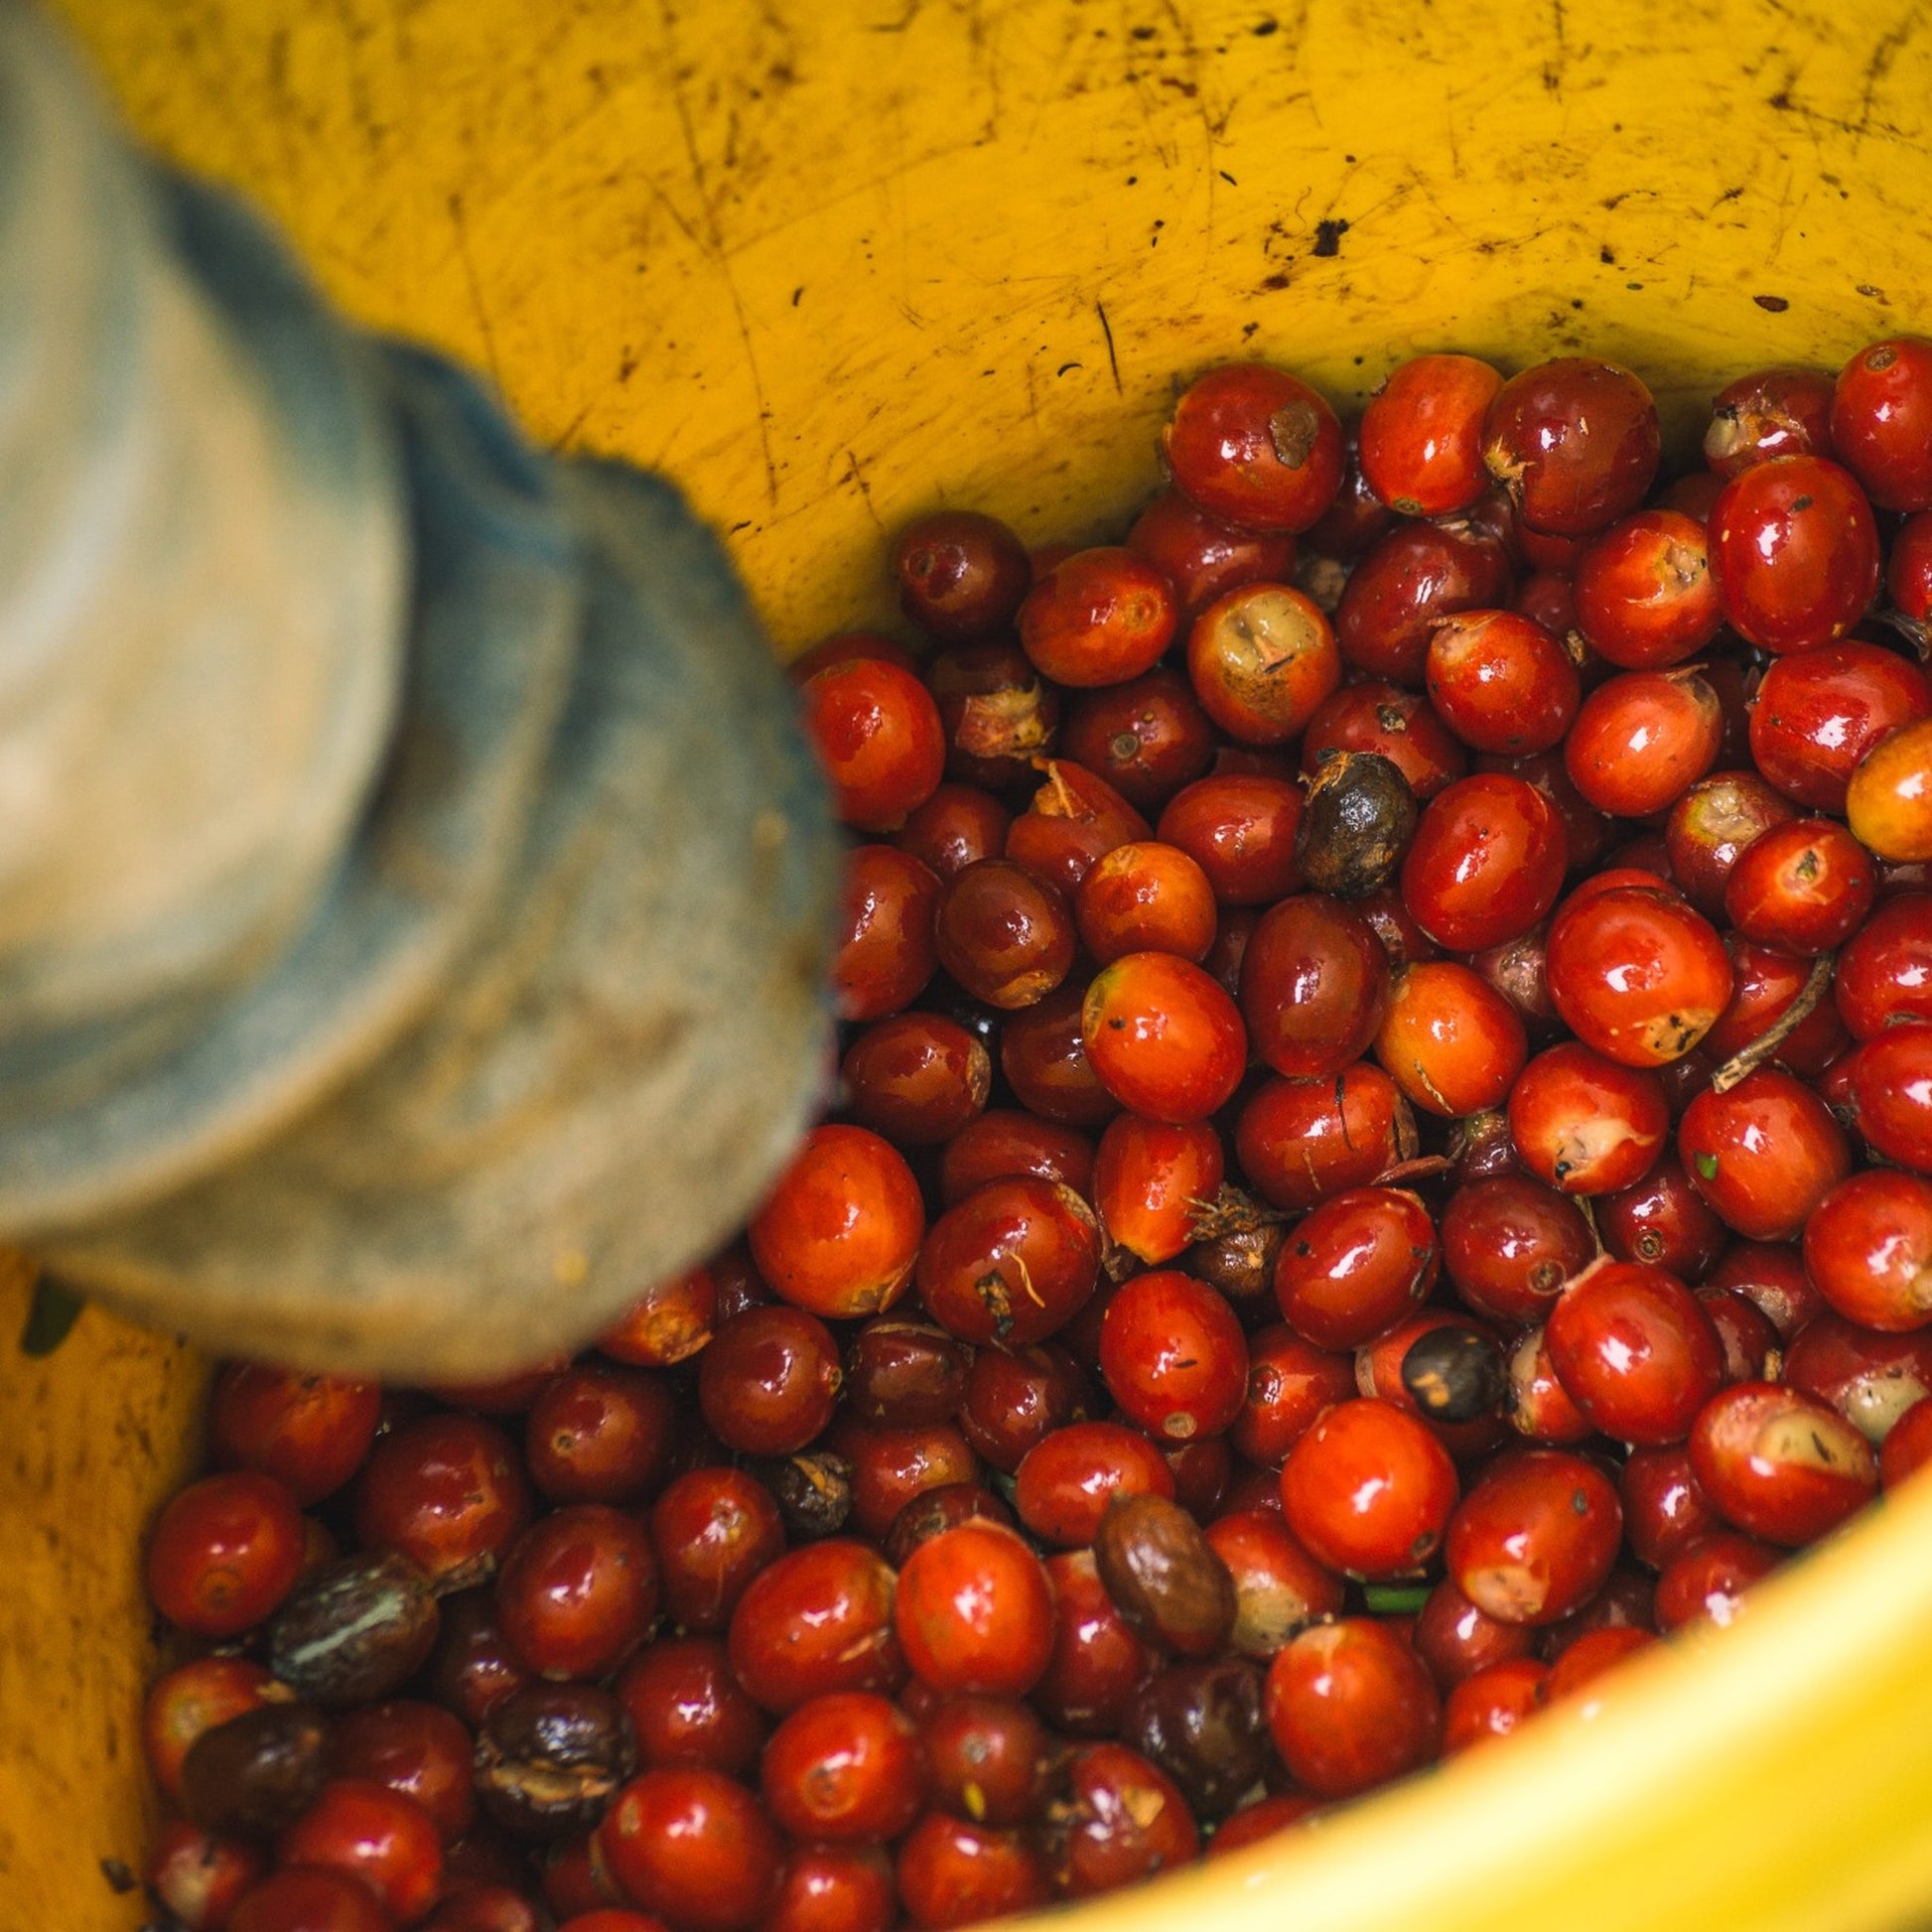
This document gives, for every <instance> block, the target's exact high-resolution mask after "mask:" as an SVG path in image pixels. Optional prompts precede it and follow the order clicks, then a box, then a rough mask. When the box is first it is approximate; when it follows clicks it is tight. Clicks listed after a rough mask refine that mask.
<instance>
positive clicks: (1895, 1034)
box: [1821, 1021, 1932, 1173]
mask: <svg viewBox="0 0 1932 1932" xmlns="http://www.w3.org/2000/svg"><path fill="white" fill-rule="evenodd" d="M1821 1104H1822V1103H1821ZM1852 1104H1853V1106H1854V1108H1855V1109H1856V1110H1857V1116H1858V1123H1859V1133H1860V1134H1861V1136H1862V1137H1863V1140H1864V1142H1865V1144H1866V1146H1868V1147H1869V1148H1870V1149H1871V1150H1872V1151H1873V1152H1874V1153H1876V1154H1880V1155H1882V1156H1883V1157H1884V1158H1885V1159H1886V1160H1887V1161H1895V1162H1896V1163H1897V1164H1898V1165H1899V1166H1900V1167H1905V1168H1911V1169H1912V1170H1914V1171H1915V1172H1916V1173H1932V1026H1928V1025H1927V1024H1926V1023H1925V1022H1923V1021H1911V1022H1906V1023H1904V1024H1901V1025H1899V1026H1895V1027H1887V1028H1886V1029H1885V1030H1884V1032H1882V1033H1881V1034H1879V1035H1877V1036H1876V1037H1875V1038H1872V1039H1868V1040H1866V1041H1865V1042H1864V1044H1863V1046H1861V1047H1860V1048H1859V1053H1858V1058H1857V1060H1856V1061H1855V1062H1854V1064H1853V1068H1852ZM1834 1125H1836V1123H1835V1122H1834ZM1841 1173H1842V1170H1841Z"/></svg>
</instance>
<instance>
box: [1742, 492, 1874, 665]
mask: <svg viewBox="0 0 1932 1932" xmlns="http://www.w3.org/2000/svg"><path fill="white" fill-rule="evenodd" d="M1711 560H1712V564H1713V567H1714V569H1715V570H1716V573H1717V578H1718V588H1719V591H1720V593H1721V595H1722V596H1723V599H1724V607H1725V621H1727V622H1728V623H1729V624H1730V626H1731V628H1732V629H1733V630H1735V631H1736V632H1737V633H1738V635H1739V636H1741V637H1743V638H1744V639H1745V640H1746V641H1747V642H1749V643H1753V644H1756V645H1757V646H1758V647H1759V649H1761V650H1768V651H1774V652H1783V651H1790V650H1801V649H1803V648H1804V647H1805V646H1807V645H1810V644H1828V643H1832V642H1834V641H1836V640H1837V639H1838V638H1840V637H1842V636H1844V635H1845V633H1846V632H1847V631H1848V630H1850V629H1851V628H1852V626H1853V625H1854V624H1855V623H1857V622H1858V621H1859V620H1860V619H1861V618H1862V617H1863V616H1864V613H1865V610H1866V608H1867V607H1868V606H1869V604H1870V603H1871V600H1872V598H1873V597H1874V596H1875V595H1876V594H1877V590H1878V561H1879V560H1878V531H1877V526H1876V524H1875V523H1874V522H1873V521H1872V516H1871V505H1870V504H1869V503H1868V502H1867V501H1866V500H1865V495H1864V492H1863V490H1862V489H1861V488H1860V487H1859V484H1858V482H1857V480H1856V479H1855V478H1854V477H1853V476H1852V475H1851V473H1850V472H1849V471H1846V470H1843V469H1841V468H1840V467H1839V466H1838V465H1837V464H1836V463H1832V462H1829V461H1828V460H1827V459H1825V458H1824V457H1812V456H1784V457H1772V458H1771V459H1769V460H1768V461H1767V462H1764V463H1757V464H1753V465H1752V466H1751V467H1750V468H1749V469H1748V470H1746V471H1744V472H1743V474H1742V475H1740V476H1738V477H1736V478H1735V479H1733V480H1732V481H1731V482H1730V483H1726V484H1725V490H1724V494H1723V495H1722V496H1720V497H1719V498H1718V501H1717V503H1716V505H1715V506H1714V508H1713V509H1712V512H1711Z"/></svg>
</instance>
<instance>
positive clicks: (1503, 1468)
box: [1447, 1449, 1623, 1624]
mask: <svg viewBox="0 0 1932 1932" xmlns="http://www.w3.org/2000/svg"><path fill="white" fill-rule="evenodd" d="M1622 1538H1623V1511H1622V1507H1621V1505H1620V1504H1619V1503H1618V1501H1617V1494H1616V1491H1615V1489H1614V1488H1612V1487H1611V1485H1610V1482H1609V1480H1608V1478H1607V1477H1605V1476H1604V1475H1603V1474H1602V1472H1601V1471H1600V1470H1599V1469H1598V1468H1597V1467H1596V1465H1595V1464H1594V1463H1592V1462H1587V1461H1585V1460H1584V1459H1583V1458H1582V1457H1581V1456H1576V1455H1568V1454H1565V1453H1564V1452H1563V1451H1562V1450H1560V1449H1524V1450H1520V1451H1518V1452H1517V1453H1515V1454H1512V1455H1509V1456H1506V1457H1504V1458H1503V1459H1502V1460H1500V1461H1498V1462H1496V1463H1494V1464H1492V1465H1491V1467H1490V1468H1489V1470H1488V1471H1487V1472H1486V1473H1485V1474H1484V1475H1483V1476H1482V1478H1481V1479H1480V1480H1479V1481H1478V1482H1477V1483H1476V1484H1475V1486H1474V1487H1473V1488H1472V1489H1470V1491H1469V1492H1468V1494H1467V1495H1465V1496H1464V1497H1463V1498H1462V1500H1461V1502H1460V1503H1458V1504H1457V1505H1456V1508H1455V1513H1454V1514H1453V1515H1452V1516H1451V1517H1450V1518H1449V1537H1448V1543H1447V1551H1448V1561H1449V1575H1450V1576H1451V1577H1452V1578H1453V1579H1454V1580H1455V1586H1456V1587H1457V1588H1458V1589H1459V1590H1461V1592H1462V1594H1463V1595H1464V1596H1466V1597H1467V1598H1468V1599H1469V1601H1470V1602H1472V1603H1474V1604H1475V1605H1476V1607H1477V1608H1478V1609H1480V1610H1482V1611H1484V1612H1485V1613H1487V1614H1488V1615H1490V1616H1493V1617H1494V1618H1496V1619H1497V1621H1498V1622H1501V1623H1533V1624H1549V1623H1555V1622H1556V1621H1557V1620H1558V1619H1559V1618H1560V1617H1565V1616H1568V1615H1569V1614H1570V1612H1571V1611H1572V1610H1574V1609H1577V1608H1578V1607H1580V1606H1581V1605H1582V1604H1584V1603H1586V1602H1587V1601H1588V1600H1589V1598H1590V1597H1591V1596H1592V1595H1594V1594H1595V1592H1596V1590H1597V1589H1598V1587H1600V1586H1601V1585H1602V1582H1603V1580H1604V1578H1606V1577H1607V1576H1608V1575H1609V1574H1610V1566H1611V1565H1612V1564H1613V1563H1614V1562H1615V1561H1616V1553H1617V1549H1618V1546H1619V1545H1620V1543H1621V1542H1622Z"/></svg>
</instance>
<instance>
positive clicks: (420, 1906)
mask: <svg viewBox="0 0 1932 1932" xmlns="http://www.w3.org/2000/svg"><path fill="white" fill-rule="evenodd" d="M275 1857H276V1863H278V1864H280V1865H282V1866H283V1867H285V1868H286V1867H290V1866H295V1865H322V1866H326V1867H327V1868H329V1869H331V1870H335V1871H340V1872H342V1873H344V1874H345V1875H346V1876H348V1877H351V1878H354V1879H356V1880H358V1881H359V1882H360V1883H362V1884H364V1885H366V1886H367V1887H368V1888H369V1890H370V1891H371V1892H373V1893H374V1894H375V1897H376V1900H377V1902H378V1903H379V1904H380V1905H381V1906H382V1908H383V1909H384V1911H385V1912H387V1913H388V1914H389V1915H390V1916H391V1917H392V1918H393V1919H394V1920H395V1922H396V1923H397V1924H399V1925H411V1924H414V1923H415V1921H416V1920H417V1919H419V1918H422V1917H423V1916H424V1915H425V1914H426V1913H427V1912H428V1911H429V1908H430V1907H431V1906H432V1905H434V1904H435V1903H436V1898H437V1894H438V1893H439V1892H440V1891H441V1890H442V1888H443V1843H442V1840H441V1839H439V1838H438V1837H437V1834H436V1827H435V1825H434V1824H432V1823H431V1821H430V1818H429V1814H428V1813H427V1812H425V1811H424V1810H423V1809H422V1808H421V1807H420V1806H418V1805H415V1804H412V1803H411V1802H410V1801H409V1800H408V1799H407V1798H404V1797H402V1796H400V1795H399V1794H398V1793H396V1792H393V1791H391V1790H389V1789H388V1788H387V1787H386V1786H384V1785H380V1784H372V1783H370V1782H369V1781H368V1780H367V1779H366V1778H336V1779H332V1780H331V1782H329V1783H328V1784H326V1785H324V1786H323V1788H322V1793H321V1795H320V1796H319V1797H318V1798H317V1799H316V1801H315V1803H314V1804H313V1805H311V1806H310V1808H309V1809H308V1811H307V1812H305V1813H304V1814H303V1816H302V1817H301V1818H299V1819H298V1820H297V1821H296V1822H295V1823H294V1824H293V1825H291V1826H290V1827H289V1828H288V1830H287V1831H285V1832H284V1833H283V1834H282V1835H281V1837H280V1838H279V1839H278V1840H277V1841H276V1846H275ZM267 1923H269V1921H267V1920H266V1919H265V1920H264V1925H266V1924H267Z"/></svg>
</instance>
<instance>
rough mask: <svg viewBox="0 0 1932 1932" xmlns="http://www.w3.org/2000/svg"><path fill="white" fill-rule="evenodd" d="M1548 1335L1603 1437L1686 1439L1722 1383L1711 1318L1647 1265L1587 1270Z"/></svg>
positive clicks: (1567, 1381) (1569, 1385) (1639, 1443)
mask: <svg viewBox="0 0 1932 1932" xmlns="http://www.w3.org/2000/svg"><path fill="white" fill-rule="evenodd" d="M1543 1333H1544V1345H1545V1346H1546V1347H1547V1348H1548V1349H1549V1351H1550V1360H1551V1363H1552V1365H1553V1366H1554V1367H1555V1369H1556V1371H1557V1374H1558V1376H1559V1377H1560V1378H1561V1379H1562V1382H1563V1386H1564V1388H1565V1389H1566V1390H1567V1391H1568V1392H1569V1395H1570V1398H1571V1400H1572V1401H1573V1402H1575V1403H1576V1404H1577V1406H1578V1408H1580V1409H1581V1410H1582V1411H1583V1412H1584V1414H1585V1415H1586V1416H1587V1417H1588V1418H1589V1420H1590V1421H1591V1422H1592V1423H1594V1424H1595V1425H1596V1427H1597V1428H1598V1429H1600V1430H1601V1431H1602V1432H1603V1434H1604V1435H1605V1436H1609V1437H1613V1438H1614V1439H1615V1440H1616V1441H1618V1442H1621V1443H1629V1444H1632V1445H1633V1446H1635V1447H1638V1448H1660V1447H1662V1446H1663V1445H1665V1444H1668V1443H1676V1442H1681V1441H1683V1439H1684V1438H1685V1437H1686V1436H1688V1435H1689V1434H1690V1430H1691V1425H1692V1423H1694V1422H1695V1421H1696V1420H1697V1416H1698V1412H1699V1410H1701V1409H1702V1408H1703V1407H1704V1405H1705V1403H1706V1402H1708V1401H1709V1400H1710V1399H1711V1397H1712V1396H1714V1395H1716V1394H1717V1392H1718V1390H1719V1389H1720V1388H1721V1387H1722V1386H1723V1385H1724V1379H1725V1358H1724V1350H1723V1349H1722V1348H1721V1347H1720V1346H1719V1342H1718V1335H1717V1330H1716V1329H1715V1328H1713V1326H1712V1325H1711V1319H1710V1317H1709V1315H1707V1314H1706V1313H1705V1311H1704V1310H1703V1308H1702V1307H1700V1305H1699V1303H1698V1300H1697V1298H1696V1297H1695V1296H1694V1295H1692V1294H1691V1292H1690V1291H1689V1290H1688V1289H1687V1288H1686V1287H1685V1286H1684V1284H1683V1283H1682V1282H1680V1281H1679V1280H1678V1279H1677V1278H1676V1277H1675V1276H1674V1275H1669V1274H1666V1273H1665V1272H1664V1270H1663V1269H1661V1268H1653V1267H1650V1266H1649V1265H1648V1264H1646V1263H1644V1262H1629V1261H1607V1260H1606V1261H1604V1262H1601V1263H1599V1264H1598V1265H1597V1266H1596V1267H1594V1268H1590V1269H1587V1270H1586V1271H1585V1272H1584V1273H1583V1274H1582V1275H1580V1276H1579V1277H1578V1278H1577V1279H1576V1280H1575V1281H1574V1282H1572V1283H1571V1284H1570V1286H1569V1287H1568V1288H1566V1289H1565V1290H1564V1292H1563V1294H1562V1295H1561V1296H1560V1297H1559V1298H1558V1300H1557V1305H1556V1307H1555V1308H1553V1309H1552V1310H1551V1311H1550V1318H1549V1320H1548V1322H1547V1323H1546V1324H1545V1326H1544V1331H1543Z"/></svg>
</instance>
